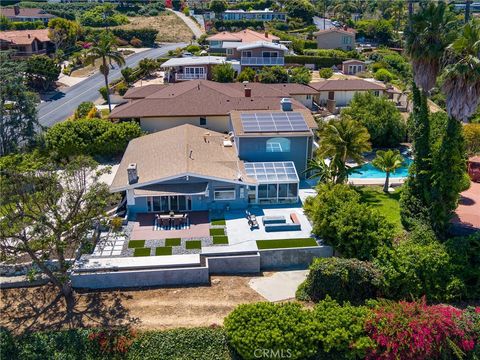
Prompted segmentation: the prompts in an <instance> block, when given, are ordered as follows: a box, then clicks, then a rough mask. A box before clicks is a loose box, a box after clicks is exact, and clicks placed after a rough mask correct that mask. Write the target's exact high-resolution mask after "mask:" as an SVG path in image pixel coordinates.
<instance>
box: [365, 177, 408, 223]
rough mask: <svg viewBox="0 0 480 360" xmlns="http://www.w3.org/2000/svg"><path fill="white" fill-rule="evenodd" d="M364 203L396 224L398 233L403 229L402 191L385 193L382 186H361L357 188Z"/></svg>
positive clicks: (397, 189)
mask: <svg viewBox="0 0 480 360" xmlns="http://www.w3.org/2000/svg"><path fill="white" fill-rule="evenodd" d="M357 189H358V190H359V192H360V195H361V199H362V201H363V202H366V203H367V204H370V205H371V206H372V207H374V208H376V209H378V210H379V211H380V212H381V213H382V214H383V215H384V216H385V217H386V218H387V220H389V221H391V222H392V223H394V224H395V226H396V228H397V230H398V231H401V230H402V229H403V227H402V223H401V222H400V189H399V188H396V190H395V192H394V193H392V194H390V193H384V192H383V190H382V186H361V187H357Z"/></svg>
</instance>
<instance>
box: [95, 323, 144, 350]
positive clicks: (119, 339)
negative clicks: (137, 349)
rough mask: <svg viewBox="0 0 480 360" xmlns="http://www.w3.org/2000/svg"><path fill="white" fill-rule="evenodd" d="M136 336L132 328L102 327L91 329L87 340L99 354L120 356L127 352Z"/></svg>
mask: <svg viewBox="0 0 480 360" xmlns="http://www.w3.org/2000/svg"><path fill="white" fill-rule="evenodd" d="M136 336H137V333H136V330H134V329H128V328H126V329H111V330H104V329H102V330H94V331H92V332H91V333H90V334H89V335H88V340H90V341H91V343H92V345H93V346H94V347H96V350H97V352H98V353H100V354H103V355H110V356H115V355H118V356H121V355H122V354H126V353H127V352H128V350H129V349H130V346H131V345H132V343H133V341H134V340H135V338H136Z"/></svg>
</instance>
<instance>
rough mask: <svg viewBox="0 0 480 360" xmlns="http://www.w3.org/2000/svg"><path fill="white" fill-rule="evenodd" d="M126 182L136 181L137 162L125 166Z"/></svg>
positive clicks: (132, 182) (133, 182)
mask: <svg viewBox="0 0 480 360" xmlns="http://www.w3.org/2000/svg"><path fill="white" fill-rule="evenodd" d="M127 174H128V183H129V184H135V183H136V182H137V181H138V174H137V164H136V163H131V164H128V167H127Z"/></svg>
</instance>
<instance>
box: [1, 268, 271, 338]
mask: <svg viewBox="0 0 480 360" xmlns="http://www.w3.org/2000/svg"><path fill="white" fill-rule="evenodd" d="M250 279H251V277H248V276H213V277H211V286H200V287H183V288H168V289H150V290H137V291H105V292H89V293H82V294H78V295H77V305H76V307H75V310H74V314H73V316H72V317H71V319H70V320H66V316H65V307H64V301H63V299H62V298H59V297H58V293H57V291H56V289H55V288H53V287H52V286H42V287H34V288H24V289H10V290H1V292H0V294H1V298H0V314H1V316H0V326H5V327H7V328H8V329H10V330H12V331H15V332H16V333H21V332H24V331H32V330H47V329H48V330H54V329H60V328H68V327H99V326H111V325H121V324H131V325H133V326H135V327H137V328H140V329H169V328H177V327H195V326H209V325H212V324H222V323H223V318H224V317H225V316H226V315H228V314H229V313H230V312H231V311H232V310H233V309H234V308H235V307H236V306H237V305H239V304H242V303H249V302H256V301H265V299H264V298H263V297H262V296H260V295H259V294H258V293H256V292H255V291H254V290H252V289H251V288H250V287H249V286H248V282H249V280H250Z"/></svg>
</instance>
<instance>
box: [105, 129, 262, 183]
mask: <svg viewBox="0 0 480 360" xmlns="http://www.w3.org/2000/svg"><path fill="white" fill-rule="evenodd" d="M224 138H225V135H224V134H221V133H218V132H215V131H211V130H205V129H203V128H200V127H197V126H193V125H189V124H185V125H180V126H177V127H174V128H171V129H168V130H163V131H158V132H155V133H153V134H150V135H145V136H142V137H139V138H136V139H133V140H132V141H130V143H129V144H128V146H127V149H126V150H125V153H124V155H123V158H122V161H121V162H120V166H119V168H118V170H117V172H116V174H115V178H114V179H113V182H112V185H111V186H110V190H111V191H113V192H116V191H122V190H125V189H126V188H130V187H135V188H138V187H143V186H145V185H150V184H154V183H156V182H160V181H162V180H167V179H173V178H176V177H180V176H186V175H189V176H198V177H205V178H210V179H212V178H213V179H219V180H223V181H230V182H238V181H243V182H247V183H254V180H252V179H249V178H248V177H247V176H246V174H245V168H244V165H243V162H242V161H240V160H239V159H238V156H237V153H236V150H235V148H234V147H225V146H223V141H224ZM131 163H136V165H137V173H138V182H137V183H135V184H134V185H133V186H130V185H129V184H128V176H127V168H128V165H129V164H131Z"/></svg>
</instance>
